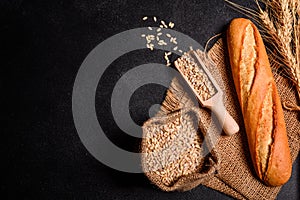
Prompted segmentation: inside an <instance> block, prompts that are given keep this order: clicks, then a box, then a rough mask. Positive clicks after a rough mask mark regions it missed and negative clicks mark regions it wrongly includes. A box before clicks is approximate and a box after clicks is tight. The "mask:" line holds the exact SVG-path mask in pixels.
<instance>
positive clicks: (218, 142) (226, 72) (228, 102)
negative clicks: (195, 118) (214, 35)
mask: <svg viewBox="0 0 300 200" xmlns="http://www.w3.org/2000/svg"><path fill="white" fill-rule="evenodd" d="M224 46H225V47H224ZM209 55H210V57H211V59H212V60H213V61H214V62H215V64H216V67H215V68H212V67H211V66H208V68H209V70H210V72H211V74H212V75H213V76H214V77H215V79H216V81H217V82H218V83H219V85H220V87H221V89H222V90H223V92H224V103H225V106H226V108H227V110H228V111H229V113H230V114H231V115H232V116H233V118H234V119H235V120H236V121H237V123H238V124H239V125H240V132H239V133H237V134H235V135H233V136H231V137H226V136H224V134H223V135H221V136H220V135H219V132H220V130H219V129H218V128H217V127H216V126H215V125H214V123H212V119H211V113H210V111H208V110H206V109H203V108H200V109H198V112H199V116H200V123H199V127H200V129H201V130H202V131H199V132H198V133H199V134H200V135H204V137H209V138H210V141H211V142H210V143H211V144H212V145H214V149H213V150H214V151H213V152H214V156H216V158H214V160H218V163H219V166H218V167H213V169H214V170H215V172H214V173H211V171H212V170H211V171H210V173H209V174H207V176H210V178H202V177H203V176H204V175H205V171H200V172H199V171H197V170H196V171H194V172H193V173H192V174H197V173H201V177H199V179H198V181H196V180H193V179H191V181H190V182H189V181H188V180H189V178H190V177H189V176H185V177H180V178H179V179H177V180H174V181H173V185H169V186H165V185H163V184H162V182H159V181H158V180H157V177H154V176H153V175H151V174H149V173H148V172H146V175H147V176H148V177H149V178H150V180H151V181H152V182H153V183H154V184H156V185H158V186H159V187H160V188H161V189H163V190H166V191H172V190H177V189H183V190H186V189H191V188H193V187H195V186H197V185H198V184H203V185H205V186H207V187H210V188H213V189H215V190H218V191H220V192H223V193H225V194H228V195H230V196H232V197H235V198H237V199H275V198H276V196H277V194H278V192H279V190H280V188H281V187H268V186H265V185H264V184H263V183H262V182H260V181H259V180H258V179H257V176H256V174H255V171H254V168H253V165H252V163H251V158H250V154H249V150H248V143H247V136H246V133H245V130H244V124H243V117H242V113H241V110H240V107H239V103H238V99H237V95H236V92H235V89H234V83H233V80H232V75H231V70H230V65H229V62H228V59H227V50H226V45H224V43H223V40H222V39H220V40H219V41H218V42H217V43H216V44H215V45H214V46H213V47H212V49H211V50H210V51H209ZM274 77H275V80H276V84H277V87H278V91H279V94H280V97H281V100H282V101H292V102H296V95H295V92H294V90H293V89H292V88H291V85H290V83H289V82H288V81H287V80H286V79H285V78H282V77H281V76H280V75H278V74H276V73H275V72H274ZM181 84H182V83H180V82H178V81H177V80H174V81H173V82H172V84H171V86H170V88H169V91H168V92H167V95H166V99H165V100H164V102H163V106H162V108H161V111H160V113H159V114H158V116H157V118H156V119H155V120H160V119H159V118H161V119H162V118H163V116H165V115H169V114H170V113H172V112H173V111H175V110H180V109H184V108H191V107H198V105H197V104H195V103H194V102H193V101H192V100H191V98H190V97H189V96H188V95H187V93H185V92H184V91H182V86H181ZM284 117H285V121H286V127H287V132H288V139H289V145H290V149H291V155H292V159H293V161H294V160H295V159H296V157H297V155H298V153H299V149H300V142H299V141H300V138H299V137H300V133H299V127H300V122H299V118H298V117H299V116H298V113H297V112H293V111H287V110H284ZM151 120H152V119H150V122H149V123H146V124H145V126H144V128H146V126H149V125H150V126H151ZM208 126H209V127H208ZM208 129H209V133H208V134H207V132H205V131H207V130H208ZM143 130H145V129H143ZM146 134H149V133H147V131H144V136H145V135H146ZM208 135H209V136H208ZM211 138H213V139H211ZM141 148H142V149H144V150H143V151H145V146H144V145H143V144H142V146H141ZM201 148H204V147H203V146H201ZM210 150H211V149H210ZM199 159H203V158H202V157H201V158H199ZM142 162H144V163H145V162H147V160H142ZM204 165H205V164H204ZM203 168H205V166H203V163H202V166H198V168H197V169H203ZM208 168H209V169H212V168H210V166H208ZM208 171H209V170H208ZM182 178H183V179H185V181H183V182H181V181H180V179H182ZM188 183H193V184H192V185H189V184H188ZM174 185H176V187H174ZM186 185H187V186H188V187H185V186H186Z"/></svg>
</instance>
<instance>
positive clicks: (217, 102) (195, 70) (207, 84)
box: [175, 50, 239, 135]
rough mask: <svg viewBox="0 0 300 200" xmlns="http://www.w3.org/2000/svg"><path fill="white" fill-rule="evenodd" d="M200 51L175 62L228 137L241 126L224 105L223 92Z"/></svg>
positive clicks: (188, 53) (190, 52)
mask: <svg viewBox="0 0 300 200" xmlns="http://www.w3.org/2000/svg"><path fill="white" fill-rule="evenodd" d="M201 55H204V53H203V52H201V51H200V50H197V51H189V52H187V53H185V54H184V55H183V56H182V57H180V58H179V59H177V60H176V61H175V66H176V68H177V69H178V71H179V72H180V74H181V75H182V76H183V78H184V79H185V80H186V82H187V83H188V85H189V86H190V87H191V89H192V90H193V92H194V93H195V94H196V96H197V98H198V100H199V102H200V104H201V105H202V106H203V107H206V108H209V109H211V110H212V111H213V112H214V113H215V114H216V116H217V118H218V120H219V123H220V125H221V127H222V128H223V130H224V132H225V133H226V134H227V135H232V134H235V133H237V132H238V131H239V126H238V124H237V123H236V121H235V120H234V119H233V118H232V116H231V115H230V114H229V113H228V112H227V110H226V108H225V106H224V103H223V92H222V90H221V89H220V87H219V85H218V84H217V82H216V81H215V80H214V78H213V77H212V75H211V74H210V73H209V71H208V70H207V68H206V67H205V64H204V62H203V59H201V57H203V56H201Z"/></svg>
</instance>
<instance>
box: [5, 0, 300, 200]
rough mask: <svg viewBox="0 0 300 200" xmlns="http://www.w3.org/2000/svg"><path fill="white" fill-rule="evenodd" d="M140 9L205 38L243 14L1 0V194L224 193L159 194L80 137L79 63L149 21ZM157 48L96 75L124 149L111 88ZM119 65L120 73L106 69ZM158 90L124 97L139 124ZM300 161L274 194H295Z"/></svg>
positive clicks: (195, 193)
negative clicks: (99, 156) (75, 106)
mask: <svg viewBox="0 0 300 200" xmlns="http://www.w3.org/2000/svg"><path fill="white" fill-rule="evenodd" d="M249 2H252V1H249ZM145 15H148V16H157V17H159V18H161V19H165V20H166V21H173V22H175V30H177V31H180V32H182V33H185V34H187V35H189V36H190V37H191V38H193V39H195V40H196V41H198V42H199V43H200V44H202V45H204V44H205V42H206V41H207V39H208V38H210V37H211V36H213V35H215V34H217V33H219V32H222V31H224V30H225V29H226V26H227V24H228V22H229V21H230V20H231V19H232V18H234V17H239V16H242V15H241V14H239V13H237V12H235V11H234V10H233V9H231V8H230V7H229V6H227V5H225V3H224V2H223V1H222V0H202V1H197V0H193V1H192V0H189V1H181V0H176V1H175V0H174V1H161V0H160V1H121V0H117V1H107V0H98V1H96V0H89V1H85V0H64V1H63V0H61V1H59V0H51V1H50V0H49V1H43V0H24V1H22V0H10V1H3V0H1V1H0V17H1V18H0V20H1V21H0V23H1V24H0V35H1V37H0V46H1V49H2V51H1V52H2V53H1V54H2V55H1V57H2V61H4V62H2V65H1V73H0V74H1V79H0V88H1V91H2V95H1V96H0V102H1V108H2V109H1V110H2V111H1V114H2V116H1V131H0V132H1V134H2V139H1V141H2V144H1V153H2V154H3V156H2V158H3V161H2V162H1V163H2V164H1V165H2V168H4V169H3V170H2V174H3V175H2V176H1V181H2V183H1V188H0V189H1V193H2V194H4V193H6V194H8V195H9V197H11V198H13V197H15V196H20V197H22V199H104V200H106V199H123V200H125V199H130V200H132V199H145V200H146V199H173V200H176V199H178V200H179V199H186V200H187V199H230V197H228V196H226V195H224V194H221V193H219V192H217V191H214V190H211V189H208V188H206V187H203V186H199V187H197V188H195V189H193V190H192V191H189V192H185V193H178V192H173V193H165V192H162V191H160V190H158V189H157V188H156V187H155V186H154V185H151V184H150V183H149V181H148V180H147V179H146V178H145V177H144V176H143V175H142V174H129V173H123V172H119V171H116V170H113V169H110V168H108V167H106V166H105V165H103V164H101V163H100V162H98V161H97V160H96V159H94V158H93V157H92V156H91V155H90V154H89V153H88V151H87V150H86V149H85V147H84V146H83V144H82V143H81V141H80V139H79V137H78V135H77V132H76V129H75V126H74V122H73V117H72V109H71V108H72V104H71V103H72V102H71V96H72V89H73V84H74V80H75V77H76V74H77V71H78V69H79V67H80V65H81V63H82V62H83V60H84V59H85V57H86V56H87V55H88V53H89V52H90V51H91V50H92V49H93V48H94V47H95V46H97V45H98V44H99V43H101V42H102V41H104V40H105V39H107V38H108V37H110V36H113V35H114V34H117V33H119V32H122V31H125V30H128V29H133V28H138V27H142V26H147V25H148V24H147V23H146V24H145V22H143V21H142V20H141V18H142V17H143V16H145ZM150 25H151V24H150ZM162 55H163V54H162V52H159V51H156V52H155V53H154V54H149V53H145V51H143V50H141V51H139V52H132V53H131V54H128V55H125V56H124V57H122V58H120V59H119V60H117V61H116V62H114V63H113V64H112V66H111V67H110V68H109V69H108V71H107V73H106V74H107V76H106V78H103V79H101V81H100V82H99V86H98V89H97V93H96V98H97V99H96V102H97V103H96V109H97V114H98V119H99V122H100V123H101V125H103V126H104V129H105V133H106V134H107V136H108V137H109V138H110V139H111V140H112V141H113V142H114V143H115V144H117V145H118V146H120V147H122V148H124V149H128V150H132V151H136V150H137V148H136V147H137V145H138V144H139V140H138V139H135V138H133V137H129V136H127V135H126V134H125V133H123V132H122V131H121V130H119V129H118V127H116V125H115V123H114V122H113V119H112V115H111V111H110V100H109V97H110V95H111V92H112V91H111V90H112V88H113V87H114V84H115V83H116V81H117V80H118V78H120V76H121V75H122V74H124V73H125V72H126V71H127V70H128V69H131V68H133V67H134V66H136V65H139V64H143V63H147V62H150V61H155V62H160V63H164V60H163V59H162ZM116 66H120V68H118V73H109V70H111V71H112V72H113V71H114V70H112V69H115V67H116ZM164 92H165V88H164V87H161V86H158V85H145V86H143V87H142V88H140V89H139V90H137V91H136V92H135V93H134V95H133V96H132V98H131V101H130V109H131V110H130V113H131V116H132V118H133V119H134V120H135V121H136V122H137V123H138V124H142V123H143V122H144V121H145V120H147V119H148V117H149V116H148V114H147V110H148V109H149V107H150V106H151V105H152V104H154V103H160V102H161V101H162V100H163V94H164ZM145 112H146V114H145ZM297 162H298V163H299V159H298V161H297ZM298 166H299V165H298ZM298 166H296V165H294V169H293V176H292V178H291V180H290V181H289V182H288V183H287V184H286V185H285V186H283V189H282V191H281V192H280V194H279V196H278V199H297V198H299V186H298V185H299V184H298V183H297V182H296V177H299V173H298V171H299V167H298ZM298 181H299V180H298ZM297 195H298V196H297Z"/></svg>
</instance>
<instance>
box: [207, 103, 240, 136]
mask: <svg viewBox="0 0 300 200" xmlns="http://www.w3.org/2000/svg"><path fill="white" fill-rule="evenodd" d="M211 110H212V111H213V112H214V113H215V115H216V116H217V118H218V120H219V122H220V125H221V127H222V128H223V130H224V132H225V133H226V135H229V136H230V135H233V134H235V133H237V132H239V130H240V128H239V125H238V124H237V123H236V121H235V120H234V119H233V118H232V116H231V115H230V114H229V113H228V112H227V110H226V108H225V106H224V104H223V101H222V100H220V101H217V102H215V104H214V105H213V106H212V107H211Z"/></svg>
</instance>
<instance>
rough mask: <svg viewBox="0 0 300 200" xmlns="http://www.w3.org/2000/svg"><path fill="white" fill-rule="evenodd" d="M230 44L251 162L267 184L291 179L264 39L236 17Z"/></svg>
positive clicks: (284, 137)
mask: <svg viewBox="0 0 300 200" xmlns="http://www.w3.org/2000/svg"><path fill="white" fill-rule="evenodd" d="M227 44H228V51H229V58H230V64H231V69H232V75H233V79H234V84H235V88H236V92H237V94H238V98H239V102H240V105H241V109H242V113H243V117H244V123H245V128H246V132H247V138H248V144H249V149H250V154H251V157H252V162H253V164H254V168H255V171H256V173H257V175H258V177H259V178H260V179H261V180H262V181H263V182H264V183H265V184H267V185H270V186H279V185H282V184H284V183H285V182H287V181H288V179H289V177H290V175H291V170H292V163H291V156H290V149H289V145H288V138H287V133H286V128H285V122H284V116H283V110H282V106H281V102H280V99H279V95H278V92H277V88H276V85H275V81H274V79H273V75H272V71H271V68H270V63H269V60H268V56H267V53H266V49H265V46H264V44H263V40H262V38H261V36H260V34H259V31H258V29H257V28H256V27H255V25H254V24H253V23H252V22H251V21H250V20H247V19H243V18H238V19H234V20H233V21H232V22H231V23H230V26H229V28H228V32H227Z"/></svg>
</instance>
